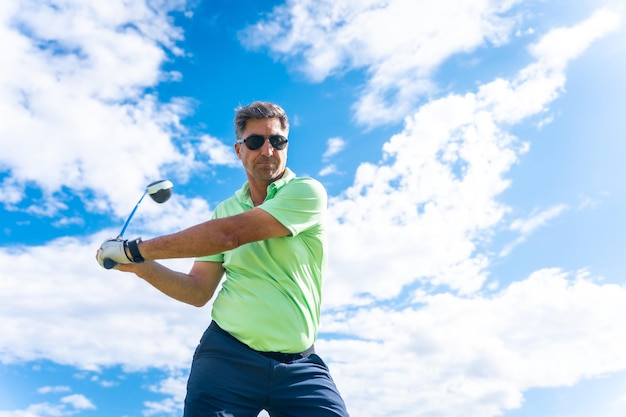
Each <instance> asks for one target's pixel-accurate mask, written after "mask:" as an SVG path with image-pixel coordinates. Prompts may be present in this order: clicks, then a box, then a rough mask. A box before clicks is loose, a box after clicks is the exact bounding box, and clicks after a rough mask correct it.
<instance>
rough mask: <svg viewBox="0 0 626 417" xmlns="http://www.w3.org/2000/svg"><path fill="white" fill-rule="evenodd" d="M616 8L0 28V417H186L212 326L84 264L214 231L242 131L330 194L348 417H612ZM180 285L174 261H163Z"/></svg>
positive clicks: (265, 9) (15, 17)
mask: <svg viewBox="0 0 626 417" xmlns="http://www.w3.org/2000/svg"><path fill="white" fill-rule="evenodd" d="M625 13H626V10H625V8H624V3H623V2H622V1H612V0H607V1H604V0H603V1H597V0H593V1H592V0H576V1H565V0H554V1H550V2H547V1H540V0H533V1H522V0H517V1H516V0H507V1H487V0H485V1H482V2H478V1H475V0H456V1H454V2H452V1H450V2H448V1H441V2H435V3H429V4H426V3H424V2H415V1H410V0H386V1H381V0H361V1H350V0H339V1H337V0H317V1H312V0H292V1H288V2H286V3H281V2H269V1H268V2H258V1H249V0H243V1H238V2H229V1H212V2H209V1H200V0H196V1H189V2H186V1H184V0H171V1H168V0H162V1H158V2H144V1H141V0H138V1H136V2H125V1H121V0H120V1H118V0H113V1H107V2H99V1H96V0H81V1H78V0H65V1H59V0H50V1H47V2H38V1H31V0H20V1H17V0H9V1H5V2H3V3H2V5H1V6H0V21H1V25H0V39H2V44H3V51H2V54H1V55H0V114H2V119H1V122H0V182H1V184H2V186H1V187H0V210H2V217H1V219H2V220H1V221H2V223H1V228H0V236H1V240H0V417H52V416H55V417H57V416H70V415H72V416H93V417H100V416H102V417H115V416H119V417H140V416H174V415H181V410H182V408H181V407H182V400H183V398H184V390H185V381H186V376H187V370H188V366H189V362H190V359H191V355H192V352H193V349H194V348H195V345H196V344H197V342H198V340H199V337H200V335H201V333H202V331H203V330H204V328H205V327H206V326H207V325H208V323H209V321H210V305H208V306H205V307H203V308H201V309H198V308H194V307H190V306H186V305H183V304H180V303H177V302H175V301H173V300H170V299H168V298H166V297H165V296H163V295H161V294H160V293H158V292H157V291H156V290H154V289H152V288H151V287H149V286H148V285H147V284H146V283H144V282H142V281H141V280H139V279H137V278H134V277H132V276H129V275H125V274H121V273H117V272H114V271H105V270H103V269H101V268H100V267H99V266H98V265H97V263H96V262H95V260H94V254H95V250H96V248H97V247H98V246H99V244H100V242H101V241H103V240H104V239H106V238H109V237H111V236H115V235H117V234H118V233H119V230H120V229H121V227H122V225H123V222H124V220H125V219H126V217H127V216H128V214H129V212H130V210H131V209H132V207H133V206H134V204H135V203H136V201H137V199H138V198H139V196H140V195H141V193H142V192H143V189H144V188H145V186H146V185H147V184H148V183H150V182H152V181H154V180H156V179H161V178H168V179H170V180H171V181H172V182H173V183H174V184H175V187H174V191H175V194H174V196H173V197H172V198H171V199H170V201H168V202H167V203H166V204H164V205H157V204H154V203H153V202H152V201H149V200H146V201H145V202H144V203H142V205H141V206H140V208H139V210H138V212H137V215H136V216H135V218H134V220H133V222H132V223H131V225H130V227H129V229H128V231H127V233H126V235H127V236H128V237H134V236H142V237H144V238H149V237H152V236H157V235H159V234H163V233H168V232H172V231H176V230H179V229H181V228H183V227H186V226H189V225H192V224H195V223H197V222H200V221H203V220H205V219H207V218H208V217H209V216H210V214H211V211H212V209H213V208H214V207H215V205H216V204H217V203H219V202H220V201H221V200H222V199H224V198H226V197H227V196H229V195H231V194H232V193H233V192H234V191H235V190H236V189H238V188H239V187H240V186H241V183H242V182H243V181H244V175H243V172H242V170H241V168H240V166H239V164H238V162H237V160H236V158H235V155H234V153H233V150H232V145H233V142H234V136H233V129H232V118H233V115H234V109H235V108H236V107H237V106H238V105H241V104H247V103H249V102H251V101H253V100H270V101H274V102H277V103H279V104H281V105H282V106H283V107H284V108H285V109H286V110H287V112H288V113H289V115H290V117H291V123H292V128H291V132H290V152H289V160H288V165H289V166H290V167H291V169H293V170H294V171H295V172H296V173H298V174H300V175H309V176H313V177H316V178H318V179H319V180H320V181H322V182H323V183H324V185H325V186H326V187H327V189H328V192H329V196H330V200H329V214H330V215H329V222H330V225H329V226H330V227H329V235H330V246H331V253H330V257H329V268H328V273H327V276H326V281H325V287H324V290H325V292H324V305H323V312H322V326H321V329H320V337H319V340H318V342H317V344H316V346H317V350H318V351H319V352H320V353H321V354H322V356H323V357H324V358H325V359H326V361H327V362H328V363H329V365H330V367H331V371H332V373H333V376H334V378H335V380H336V382H337V384H338V386H339V388H340V390H341V391H342V393H343V395H344V397H345V399H346V402H347V404H348V407H349V410H350V411H351V413H352V415H355V416H360V415H367V416H397V417H419V416H424V417H425V416H429V417H431V416H446V417H450V416H463V417H490V416H505V417H553V416H572V417H573V416H575V417H598V416H603V417H617V416H623V415H624V413H625V412H626V372H625V370H626V354H625V353H624V352H625V351H626V349H625V348H626V330H625V329H626V327H625V326H623V323H622V318H623V317H625V316H626V287H625V286H624V274H623V270H624V256H623V248H624V247H626V240H625V238H624V236H625V235H626V221H625V220H624V216H623V213H624V212H626V197H625V196H626V170H625V168H624V165H623V162H622V159H623V155H624V154H625V153H626V152H625V151H626V149H625V145H624V140H623V136H624V135H623V132H625V131H626V118H624V116H623V112H624V110H623V109H624V108H626V98H625V96H626V94H625V93H626V79H625V78H624V76H623V74H625V73H626V58H625V57H626V29H625V27H624V20H625V19H626V15H625ZM165 263H167V264H168V265H170V266H171V267H173V268H180V269H181V270H186V269H187V268H189V266H190V265H191V260H176V261H167V262H165Z"/></svg>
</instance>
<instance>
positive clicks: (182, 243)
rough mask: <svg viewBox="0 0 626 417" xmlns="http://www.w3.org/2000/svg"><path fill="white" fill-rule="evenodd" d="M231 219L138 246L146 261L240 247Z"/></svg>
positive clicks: (212, 221)
mask: <svg viewBox="0 0 626 417" xmlns="http://www.w3.org/2000/svg"><path fill="white" fill-rule="evenodd" d="M232 223H234V221H233V220H232V219H219V220H211V221H208V222H204V223H200V224H198V225H195V226H192V227H190V228H188V229H185V230H182V231H180V232H177V233H172V234H170V235H165V236H160V237H157V238H154V239H149V240H146V241H144V242H141V243H139V246H138V247H139V251H140V252H141V255H142V256H143V258H144V259H145V260H157V259H174V258H195V257H198V256H206V255H214V254H216V253H221V252H225V251H227V250H230V249H233V248H235V247H237V246H238V243H237V241H236V234H235V233H234V232H233V228H234V225H233V224H232Z"/></svg>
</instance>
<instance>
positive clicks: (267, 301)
mask: <svg viewBox="0 0 626 417" xmlns="http://www.w3.org/2000/svg"><path fill="white" fill-rule="evenodd" d="M327 199H328V198H327V194H326V190H325V189H324V187H323V186H322V184H320V183H319V182H318V181H316V180H314V179H312V178H297V177H296V176H295V174H294V173H293V172H292V171H290V170H289V169H287V170H286V171H285V174H284V175H283V177H282V178H281V179H279V180H278V181H275V182H273V183H272V184H270V185H269V186H268V189H267V198H266V199H265V201H264V202H263V203H262V204H261V205H259V206H258V208H260V209H262V210H265V211H266V212H268V213H269V214H271V215H272V216H273V217H274V218H276V219H277V220H278V221H279V222H280V223H282V224H283V225H284V226H285V227H286V228H287V229H289V231H290V232H291V235H289V236H286V237H281V238H274V239H268V240H263V241H260V242H252V243H248V244H245V245H242V246H240V247H238V248H236V249H233V250H230V251H227V252H224V253H221V254H217V255H211V256H205V257H201V258H198V259H197V260H198V261H206V262H220V263H222V264H223V266H224V269H225V271H226V279H225V280H224V282H223V285H222V288H221V290H220V291H219V293H218V295H217V297H216V298H215V301H214V303H213V311H212V316H213V320H215V321H216V322H217V323H218V324H219V325H220V327H222V328H223V329H224V330H226V331H227V332H229V333H230V334H232V335H233V336H235V337H236V338H237V339H239V340H240V341H241V342H243V343H245V344H246V345H248V346H250V347H251V348H252V349H255V350H259V351H264V352H284V353H296V352H301V351H304V350H305V349H307V348H309V347H310V346H311V345H312V344H313V342H314V341H315V338H316V336H317V329H318V325H319V317H320V304H321V292H322V272H323V268H324V264H325V261H326V259H325V253H326V238H325V234H326V231H325V217H326V205H327ZM253 207H254V205H253V203H252V199H251V198H250V192H249V185H248V183H247V182H246V183H245V184H244V185H243V187H242V188H241V189H240V190H238V191H237V192H236V193H235V195H234V196H232V197H230V198H229V199H227V200H225V201H223V202H222V203H221V204H219V205H218V206H217V207H216V208H215V211H214V212H213V218H222V217H227V216H233V215H236V214H239V213H242V212H244V211H246V210H250V209H252V208H253Z"/></svg>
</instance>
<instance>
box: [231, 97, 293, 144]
mask: <svg viewBox="0 0 626 417" xmlns="http://www.w3.org/2000/svg"><path fill="white" fill-rule="evenodd" d="M259 119H278V120H279V121H280V126H281V127H282V128H283V129H285V130H287V131H289V119H288V118H287V113H285V110H284V109H283V108H282V107H280V106H279V105H277V104H274V103H270V102H267V101H255V102H254V103H251V104H248V105H247V106H243V107H239V108H237V109H236V110H235V136H236V137H237V139H243V138H242V137H241V135H242V134H243V131H244V130H246V125H247V124H248V120H259Z"/></svg>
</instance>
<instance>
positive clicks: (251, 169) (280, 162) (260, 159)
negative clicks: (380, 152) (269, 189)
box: [235, 119, 289, 184]
mask: <svg viewBox="0 0 626 417" xmlns="http://www.w3.org/2000/svg"><path fill="white" fill-rule="evenodd" d="M288 134H289V132H288V130H286V129H283V128H282V127H281V126H280V121H279V120H278V119H253V120H249V121H248V123H247V124H246V130H244V132H243V134H242V136H241V139H246V138H247V137H248V136H250V135H261V136H264V137H265V143H263V146H261V147H260V148H259V149H256V150H253V151H252V150H250V149H248V147H247V146H246V144H245V143H242V144H235V152H236V153H237V156H238V157H239V159H241V162H242V163H243V166H244V169H245V170H246V175H247V176H248V181H255V180H256V181H260V182H266V183H268V184H269V183H271V182H274V181H276V180H277V179H279V178H280V177H282V175H283V173H284V172H285V166H286V164H287V149H288V147H289V145H287V147H286V148H285V149H283V150H277V149H274V148H273V147H272V145H271V144H270V142H269V140H268V139H269V137H270V136H272V135H282V136H285V137H287V135H288Z"/></svg>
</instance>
